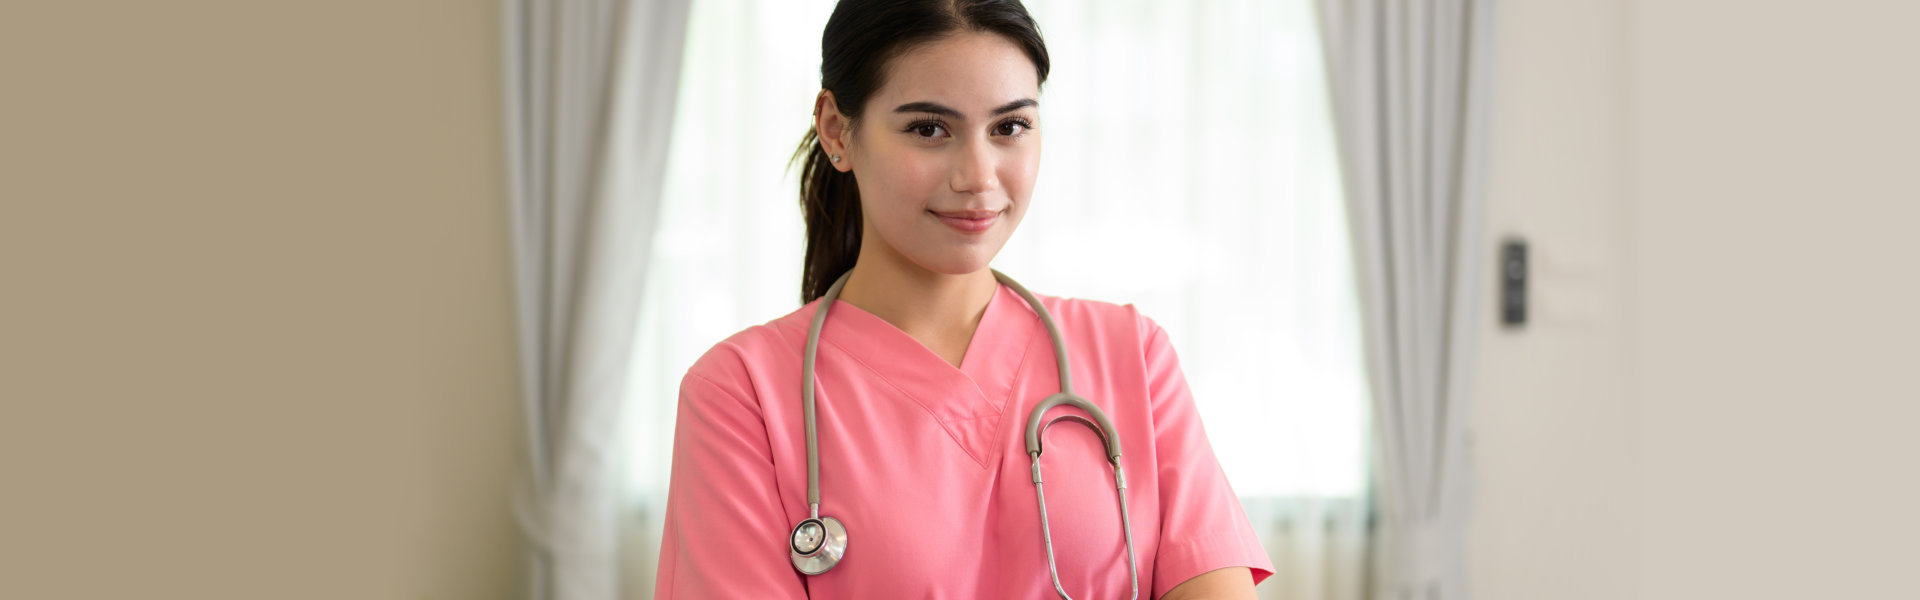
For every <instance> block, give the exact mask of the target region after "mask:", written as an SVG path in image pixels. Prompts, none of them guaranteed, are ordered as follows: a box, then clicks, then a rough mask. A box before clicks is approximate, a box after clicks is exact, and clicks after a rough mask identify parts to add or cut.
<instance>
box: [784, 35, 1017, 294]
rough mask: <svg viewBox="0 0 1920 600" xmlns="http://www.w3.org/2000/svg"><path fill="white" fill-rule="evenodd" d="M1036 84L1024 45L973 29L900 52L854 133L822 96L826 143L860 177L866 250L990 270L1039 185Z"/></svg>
mask: <svg viewBox="0 0 1920 600" xmlns="http://www.w3.org/2000/svg"><path fill="white" fill-rule="evenodd" d="M1039 93H1040V89H1039V81H1038V75H1037V74H1036V73H1035V72H1034V65H1033V62H1032V61H1030V60H1028V59H1027V56H1026V54H1025V53H1023V52H1021V51H1020V49H1019V47H1018V46H1015V45H1014V44H1013V43H1012V42H1010V41H1008V40H1007V39H1006V38H1003V37H1000V36H997V35H993V34H986V33H972V32H968V33H959V34H955V35H953V36H950V37H948V38H946V39H943V40H941V41H938V42H934V43H930V44H925V45H922V46H920V47H918V48H915V49H914V50H912V51H910V52H908V53H906V54H902V55H901V56H899V57H896V58H895V59H893V61H892V62H890V63H889V64H888V65H887V70H886V77H885V79H884V82H883V83H882V85H881V88H880V89H878V90H876V91H875V92H874V94H873V96H872V98H871V99H870V100H869V102H868V104H867V106H866V107H865V112H864V113H863V114H862V116H861V119H860V121H859V122H858V123H857V124H855V125H854V127H852V128H851V129H850V130H849V129H848V128H847V127H846V126H845V121H844V118H842V117H840V116H839V115H838V113H837V110H835V107H834V106H833V105H832V101H833V99H832V95H831V94H823V96H824V98H823V104H822V107H823V109H822V110H821V111H820V112H821V114H822V115H823V116H822V117H821V120H820V122H819V123H818V124H817V125H818V126H819V131H820V132H821V133H822V138H823V140H822V144H824V145H825V149H826V150H827V152H828V153H830V154H840V155H841V160H840V162H838V163H836V164H835V165H834V166H835V168H837V169H840V170H842V171H852V172H853V174H854V179H855V181H857V182H858V184H859V186H860V210H861V216H862V219H863V220H864V222H865V225H864V227H865V229H864V232H863V238H862V240H861V247H862V249H861V256H862V258H863V259H864V258H866V257H868V256H869V252H878V253H884V254H883V255H880V256H881V257H882V258H884V259H901V260H904V261H907V262H909V263H911V264H913V265H917V266H919V267H920V268H923V269H926V270H928V271H932V272H936V273H943V274H949V275H959V274H965V273H973V272H977V271H979V270H981V269H984V268H986V267H987V263H988V262H989V261H991V260H992V259H993V257H994V255H996V254H998V253H999V252H1000V248H1001V247H1002V246H1004V245H1006V243H1007V238H1009V237H1011V236H1012V235H1013V230H1014V228H1015V227H1016V226H1018V225H1019V223H1020V218H1021V217H1022V216H1024V215H1025V214H1026V208H1027V200H1028V198H1030V197H1031V194H1032V192H1033V183H1034V178H1035V176H1036V175H1037V174H1038V171H1039V167H1040V132H1039V131H1038V130H1036V129H1035V128H1034V127H1035V126H1036V125H1038V124H1039V106H1038V104H1037V101H1038V100H1039ZM830 121H836V122H830ZM829 138H830V139H829Z"/></svg>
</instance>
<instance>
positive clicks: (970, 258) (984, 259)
mask: <svg viewBox="0 0 1920 600" xmlns="http://www.w3.org/2000/svg"><path fill="white" fill-rule="evenodd" d="M928 258H930V260H915V261H914V262H916V263H919V264H920V268H923V269H926V270H928V271H932V272H935V273H939V274H942V275H967V274H970V273H978V272H980V271H981V270H983V269H986V268H987V264H988V263H989V262H992V261H993V254H984V255H974V254H973V253H967V254H966V255H965V256H954V255H948V256H940V257H928Z"/></svg>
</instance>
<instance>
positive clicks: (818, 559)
mask: <svg viewBox="0 0 1920 600" xmlns="http://www.w3.org/2000/svg"><path fill="white" fill-rule="evenodd" d="M852 274H853V273H852V271H848V272H847V273H846V274H844V275H841V276H840V279H839V280H837V281H834V282H833V286H832V287H829V288H827V293H826V295H823V296H821V297H820V304H819V307H818V308H816V309H815V310H814V313H813V327H812V328H811V329H808V330H807V353H806V358H805V359H804V360H803V362H802V364H801V367H800V368H801V380H800V385H801V390H800V396H801V398H803V399H804V401H805V402H806V407H807V408H806V412H807V514H808V515H809V516H808V518H807V519H806V520H804V521H801V522H800V524H799V525H795V526H794V527H793V535H792V537H791V539H790V540H789V542H790V543H789V546H790V547H791V549H792V554H793V568H795V569H799V570H800V572H801V573H806V574H808V575H819V574H821V573H825V572H827V571H828V570H830V569H832V568H833V567H834V565H837V564H840V559H842V558H845V557H846V555H847V526H846V525H843V524H841V523H840V520H839V519H835V518H833V517H822V516H820V444H819V440H818V430H817V429H815V428H814V422H813V361H814V354H815V352H816V351H817V350H818V349H819V346H820V328H821V326H823V325H825V324H826V322H827V309H828V308H830V307H832V306H833V301H834V299H835V298H838V297H839V296H840V288H842V287H846V285H847V278H848V277H849V276H851V275H852ZM993 278H994V279H997V280H999V281H1000V283H1004V284H1007V287H1010V288H1013V291H1015V292H1019V294H1020V297H1021V298H1025V299H1026V301H1027V304H1028V305H1029V306H1032V307H1033V311H1034V312H1035V313H1038V314H1039V315H1040V322H1042V323H1045V324H1046V326H1047V335H1049V336H1052V337H1053V357H1054V360H1056V361H1058V363H1059V367H1060V393H1058V394H1054V395H1052V396H1048V397H1047V398H1046V399H1045V400H1041V401H1040V404H1039V405H1038V406H1035V407H1033V413H1032V414H1030V415H1028V416H1027V456H1029V457H1031V458H1032V459H1033V489H1034V491H1035V493H1036V496H1038V497H1039V499H1040V533H1041V535H1042V536H1043V537H1044V538H1046V542H1047V571H1048V573H1050V574H1052V575H1053V589H1054V591H1056V592H1059V593H1060V597H1061V598H1068V599H1069V600H1071V598H1072V596H1068V595H1067V590H1066V589H1065V588H1063V587H1061V586H1060V570H1059V568H1057V567H1056V566H1055V565H1054V560H1053V530H1051V529H1049V528H1048V527H1047V488H1046V485H1045V484H1043V483H1041V481H1040V438H1041V437H1042V436H1043V435H1045V433H1046V430H1047V429H1048V428H1051V427H1053V424H1054V423H1056V422H1059V421H1061V420H1071V421H1075V422H1079V423H1081V424H1083V425H1086V426H1087V427H1088V428H1089V429H1092V430H1093V432H1094V434H1096V435H1099V436H1100V441H1101V443H1103V444H1105V445H1106V447H1107V458H1108V460H1110V461H1112V463H1113V480H1114V493H1115V494H1116V495H1118V496H1119V497H1120V527H1121V530H1122V531H1124V532H1125V533H1126V538H1127V571H1128V573H1129V574H1130V575H1131V576H1132V578H1133V597H1135V598H1138V597H1139V596H1140V569H1139V567H1138V566H1137V565H1136V564H1135V563H1136V562H1138V561H1137V560H1136V559H1135V558H1134V555H1133V522H1132V520H1131V519H1129V518H1127V472H1126V470H1125V469H1122V468H1121V467H1120V436H1119V435H1118V434H1115V433H1112V432H1114V431H1117V430H1116V429H1114V427H1113V421H1110V420H1108V419H1107V413H1105V412H1103V411H1101V410H1100V407H1098V406H1094V405H1093V403H1092V402H1088V401H1087V399H1086V398H1082V397H1080V396H1078V395H1075V394H1074V393H1073V377H1072V376H1071V375H1070V374H1069V373H1068V372H1067V345H1066V341H1065V339H1064V338H1062V337H1060V329H1059V328H1058V327H1055V326H1054V324H1053V315H1052V314H1049V313H1048V312H1047V308H1046V307H1045V306H1041V304H1040V300H1038V299H1036V298H1034V297H1033V294H1032V293H1031V292H1028V291H1027V288H1024V287H1020V284H1019V283H1015V282H1014V281H1013V279H1012V278H1009V277H1007V276H1006V275H1005V274H1003V273H1001V272H1000V271H999V270H993ZM1062 404H1067V405H1071V406H1077V407H1080V409H1081V410H1085V411H1087V414H1090V415H1093V418H1094V419H1096V420H1098V421H1099V423H1094V422H1092V421H1088V420H1086V419H1085V418H1082V417H1079V416H1075V415H1065V416H1060V417H1055V418H1054V419H1053V420H1051V421H1047V423H1046V425H1044V426H1043V425H1041V424H1040V419H1041V417H1042V416H1044V415H1045V414H1046V412H1047V409H1050V408H1053V407H1055V406H1059V405H1062Z"/></svg>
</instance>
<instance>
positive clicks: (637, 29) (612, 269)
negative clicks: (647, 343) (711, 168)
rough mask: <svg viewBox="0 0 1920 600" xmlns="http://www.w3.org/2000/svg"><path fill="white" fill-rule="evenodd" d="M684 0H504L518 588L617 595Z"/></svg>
mask: <svg viewBox="0 0 1920 600" xmlns="http://www.w3.org/2000/svg"><path fill="white" fill-rule="evenodd" d="M686 9H687V5H686V1H685V0H638V1H636V2H625V1H619V0H504V1H503V2H502V3H501V11H502V12H501V17H502V18H501V31H502V44H503V46H502V51H503V56H502V60H503V67H504V70H503V73H504V76H503V78H502V83H503V86H504V89H503V92H504V94H505V108H506V131H507V156H506V160H507V172H508V189H509V193H508V200H509V202H510V211H511V219H510V222H511V226H512V229H513V230H512V238H513V255H514V274H515V279H514V283H515V291H516V296H515V297H516V301H517V302H516V309H517V316H518V323H519V339H518V343H519V348H520V369H521V377H522V401H523V403H524V406H525V410H526V415H525V417H526V422H527V432H526V435H527V449H528V458H529V465H528V469H527V471H526V472H527V476H528V480H527V481H526V482H525V484H524V485H523V487H522V489H521V490H519V491H518V492H517V495H516V496H515V497H514V498H513V508H514V511H515V514H516V516H517V517H518V519H519V521H520V523H521V528H522V531H523V532H524V533H525V535H526V539H527V548H528V549H529V556H528V563H527V569H528V573H527V585H528V589H527V590H525V595H526V597H528V598H533V599H536V600H546V599H559V600H586V599H596V600H611V599H612V598H615V597H616V594H617V593H618V585H619V578H618V575H619V572H620V565H621V562H622V559H621V557H620V556H619V554H618V548H619V545H618V538H617V536H616V532H617V531H618V527H617V524H618V516H619V512H618V509H619V507H620V502H619V501H620V495H619V493H620V491H621V490H622V489H624V487H625V486H624V484H623V483H622V482H621V481H620V477H621V476H622V475H623V474H624V470H623V469H622V468H620V465H621V464H623V461H624V460H625V458H626V453H625V452H624V451H623V448H624V444H621V443H620V442H619V440H620V439H622V436H621V432H619V431H618V430H617V428H616V426H617V425H618V424H619V423H620V410H621V408H622V407H623V405H624V404H625V402H626V396H625V392H626V389H627V376H628V370H627V367H628V364H629V362H630V360H631V352H632V348H633V331H634V323H635V322H636V320H637V318H638V307H639V301H640V290H641V283H642V282H643V281H645V280H646V277H645V268H646V266H647V255H648V252H649V251H650V250H651V248H652V234H653V231H654V229H655V223H656V215H657V213H658V205H659V200H660V197H661V195H660V194H661V186H660V176H661V172H662V171H663V169H662V166H663V165H664V163H665V160H664V155H665V149H666V148H665V146H666V144H665V139H666V136H667V132H668V130H669V128H670V126H671V123H672V115H673V102H674V100H675V96H674V94H673V87H674V83H675V82H676V81H678V79H679V69H680V65H681V61H680V53H681V48H682V46H683V44H684V33H685V31H684V24H685V22H686Z"/></svg>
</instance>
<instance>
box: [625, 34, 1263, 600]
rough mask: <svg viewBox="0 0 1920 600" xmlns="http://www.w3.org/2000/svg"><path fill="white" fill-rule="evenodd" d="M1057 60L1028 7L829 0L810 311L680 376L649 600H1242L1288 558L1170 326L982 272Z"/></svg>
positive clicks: (814, 144)
mask: <svg viewBox="0 0 1920 600" xmlns="http://www.w3.org/2000/svg"><path fill="white" fill-rule="evenodd" d="M1048 70H1049V58H1048V54H1047V50H1046V46H1045V43H1044V42H1043V41H1042V39H1041V37H1040V33H1039V30H1038V26H1037V25H1036V24H1035V22H1034V20H1033V19H1032V17H1031V16H1029V15H1028V13H1027V11H1026V9H1025V7H1024V6H1022V5H1021V4H1020V3H1019V2H1017V1H1013V0H997V1H996V0H973V1H969V0H959V1H954V0H926V1H906V2H901V1H892V0H887V1H869V0H842V1H841V2H840V3H839V4H838V5H837V6H836V7H835V9H834V11H833V15H832V16H831V17H830V18H829V20H828V22H827V25H826V27H825V33H824V35H823V40H822V65H821V85H820V87H821V89H820V90H819V91H818V92H817V93H816V94H815V96H814V100H813V106H812V111H811V113H812V117H813V126H812V128H811V130H810V131H809V132H808V134H807V136H806V137H805V139H804V141H803V142H802V144H801V147H800V150H799V152H798V153H797V154H796V156H795V161H796V162H799V163H801V165H802V173H803V174H802V178H801V182H800V197H801V203H802V206H803V208H804V214H805V217H806V218H805V222H806V226H807V230H808V235H807V249H806V260H805V266H804V275H803V278H802V300H803V302H805V305H804V306H802V307H800V308H799V309H798V310H795V311H792V312H790V313H788V314H787V315H786V316H783V317H780V318H778V319H775V320H773V321H770V322H767V323H765V324H762V325H758V326H754V327H749V328H747V329H745V330H743V331H739V332H737V333H735V334H733V335H730V336H728V337H727V338H726V339H725V340H723V341H721V342H720V343H718V344H716V345H714V346H712V347H711V348H710V349H708V350H707V351H706V352H705V353H704V354H703V355H702V356H701V357H700V358H699V359H698V360H696V361H694V364H693V366H692V367H691V368H690V369H688V370H687V372H686V374H685V376H684V377H683V378H682V380H681V384H680V391H679V398H680V401H679V405H678V407H677V411H676V421H675V422H676V429H675V432H674V445H673V467H672V471H671V477H670V484H669V490H668V501H667V506H666V512H665V515H664V529H663V532H662V543H661V546H660V548H661V553H660V557H659V572H658V575H659V579H658V583H657V585H656V587H655V589H656V596H657V597H660V598H675V597H698V598H705V597H755V598H802V597H819V598H841V597H890V598H891V597H954V598H985V597H994V598H1011V597H1020V598H1025V597H1033V596H1035V595H1044V594H1047V593H1049V592H1048V591H1049V590H1052V591H1053V592H1054V593H1058V594H1059V595H1060V596H1062V597H1067V596H1068V595H1069V592H1071V593H1072V594H1074V595H1077V596H1080V597H1127V596H1129V594H1132V595H1133V596H1138V595H1141V594H1146V595H1148V596H1150V597H1172V598H1183V597H1199V596H1203V595H1204V596H1205V597H1210V598H1252V597H1253V589H1254V585H1255V584H1258V583H1259V582H1260V581H1261V580H1262V579H1265V578H1266V577H1267V576H1269V575H1271V574H1272V572H1273V566H1272V563H1271V562H1270V561H1269V560H1268V558H1267V556H1266V554H1265V551H1264V549H1263V548H1262V547H1261V544H1260V540H1259V539H1258V538H1257V537H1256V535H1255V534H1254V531H1253V529H1252V527H1251V526H1250V524H1249V522H1248V520H1247V517H1246V513H1245V512H1244V511H1243V509H1242V508H1241V506H1240V504H1239V500H1238V498H1237V497H1236V496H1235V495H1234V493H1233V489H1232V487H1231V486H1230V485H1229V484H1228V482H1227V479H1226V475H1225V473H1224V472H1223V471H1222V469H1221V467H1220V464H1219V461H1218V460H1217V459H1216V458H1215V456H1214V453H1213V449H1212V445H1211V443H1210V442H1209V440H1208V439H1207V436H1206V432H1205V430H1204V429H1203V428H1202V426H1201V423H1200V420H1199V416H1198V412H1197V410H1196V407H1195V404H1194V401H1193V397H1192V394H1191V392H1190V391H1189V390H1188V388H1187V385H1186V381H1185V377H1184V376H1183V375H1182V373H1181V370H1180V366H1179V361H1178V359H1177V358H1176V357H1175V354H1174V352H1173V349H1172V346H1171V344H1170V342H1169V341H1168V336H1167V334H1166V332H1165V331H1164V330H1162V329H1161V328H1160V326H1159V325H1158V324H1157V323H1156V322H1154V321H1153V320H1152V319H1151V318H1148V317H1147V316H1145V315H1143V314H1141V313H1140V312H1139V311H1138V310H1137V309H1136V308H1135V307H1133V306H1132V305H1118V304H1112V303H1107V302H1100V301H1094V300H1080V299H1067V298H1060V297H1054V296H1047V295H1041V294H1033V293H1030V292H1028V291H1027V290H1025V289H1024V288H1023V287H1021V286H1020V285H1019V284H1017V283H1014V282H1013V280H1012V279H1011V278H1008V277H1005V276H1004V275H1002V274H1000V273H998V272H997V271H994V270H993V269H990V268H989V263H990V262H991V261H992V260H993V259H994V257H995V256H996V255H997V254H998V253H999V252H1000V250H1001V248H1002V247H1003V246H1004V245H1005V244H1006V243H1007V241H1008V240H1009V238H1011V237H1012V235H1013V233H1014V231H1015V230H1016V229H1017V228H1018V227H1019V225H1020V222H1021V220H1022V219H1023V217H1024V216H1025V215H1026V214H1027V212H1028V210H1029V208H1030V204H1031V202H1030V201H1031V199H1032V197H1033V189H1034V185H1035V183H1036V181H1037V179H1038V175H1039V167H1040V155H1041V134H1040V132H1041V131H1042V127H1043V123H1042V119H1041V113H1040V106H1041V103H1040V100H1039V98H1040V87H1041V85H1042V84H1043V83H1044V82H1045V81H1046V77H1047V74H1048ZM809 324H810V325H809ZM803 356H804V359H803ZM1069 356H1071V357H1072V358H1071V359H1069ZM1073 373H1077V374H1079V375H1080V377H1078V378H1074V377H1072V374H1073ZM1076 380H1077V381H1078V382H1080V385H1079V386H1078V387H1075V386H1074V385H1073V382H1074V381H1076ZM1050 412H1051V414H1054V415H1056V416H1057V418H1056V420H1055V421H1051V422H1049V423H1050V424H1051V423H1054V422H1062V423H1073V424H1084V425H1087V428H1086V429H1081V428H1076V427H1067V428H1062V429H1061V430H1060V431H1054V430H1053V428H1051V427H1050V425H1049V426H1044V427H1043V426H1039V425H1038V423H1040V421H1041V420H1042V418H1043V417H1045V416H1046V415H1047V414H1049V413H1050ZM1076 414H1085V415H1088V416H1089V417H1090V418H1082V417H1079V416H1075V415H1076ZM1096 423H1097V424H1096ZM1020 424H1026V427H1025V428H1022V427H1020V426H1019V425H1020ZM1023 432H1024V435H1023ZM1042 448H1045V453H1046V455H1047V457H1048V459H1047V464H1048V465H1049V467H1048V469H1046V470H1045V472H1046V473H1048V474H1050V475H1051V478H1052V480H1051V481H1048V482H1047V483H1049V484H1051V485H1044V487H1043V484H1042V472H1043V470H1042V468H1041V458H1040V457H1041V454H1042ZM1122 448H1133V449H1135V450H1134V451H1133V452H1130V453H1123V452H1122ZM1087 461H1099V462H1101V463H1105V464H1106V466H1107V468H1098V467H1093V466H1092V465H1091V463H1089V462H1087ZM1128 472H1131V473H1132V474H1133V475H1134V476H1133V477H1132V478H1129V477H1128V476H1127V473H1128ZM1047 492H1051V493H1047ZM1116 497H1117V499H1118V500H1117V502H1116ZM1056 549H1057V550H1058V552H1056Z"/></svg>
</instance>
